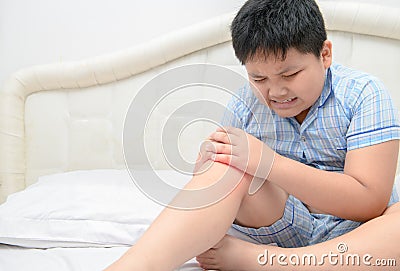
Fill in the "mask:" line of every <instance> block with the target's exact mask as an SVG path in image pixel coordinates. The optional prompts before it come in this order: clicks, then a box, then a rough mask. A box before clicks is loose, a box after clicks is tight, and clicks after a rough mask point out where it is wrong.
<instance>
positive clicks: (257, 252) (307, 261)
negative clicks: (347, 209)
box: [204, 203, 400, 271]
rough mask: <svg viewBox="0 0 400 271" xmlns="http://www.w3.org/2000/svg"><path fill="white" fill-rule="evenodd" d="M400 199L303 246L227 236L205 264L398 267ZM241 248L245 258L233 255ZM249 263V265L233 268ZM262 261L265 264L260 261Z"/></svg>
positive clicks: (299, 269) (296, 269)
mask: <svg viewBox="0 0 400 271" xmlns="http://www.w3.org/2000/svg"><path fill="white" fill-rule="evenodd" d="M399 229H400V203H396V204H394V205H392V206H391V207H389V208H388V209H387V210H386V212H385V213H384V215H382V216H380V217H377V218H375V219H372V220H370V221H368V222H366V223H364V224H363V225H361V226H360V227H358V228H357V229H355V230H353V231H351V232H349V233H346V234H344V235H342V236H339V237H337V238H334V239H332V240H329V241H326V242H322V243H319V244H317V245H312V246H307V247H301V248H279V247H274V246H265V245H258V246H257V245H253V244H248V243H246V242H244V241H242V240H239V239H236V238H233V237H229V236H226V237H225V238H224V239H223V240H222V241H221V242H219V244H217V245H216V248H215V249H213V250H212V253H211V251H210V252H209V253H208V256H209V259H207V260H204V267H205V268H207V269H215V270H252V271H253V270H254V271H256V270H291V271H303V270H307V271H309V270H324V271H326V270H398V269H399V267H398V266H399V265H400V249H399V243H400V230H399ZM237 248H240V250H241V252H242V255H244V256H246V258H243V257H242V258H238V257H234V256H231V255H233V254H234V251H235V250H236V249H237ZM244 262H245V263H246V265H247V266H246V268H245V269H243V268H232V267H234V266H236V265H237V264H240V265H242V264H243V263H244ZM259 262H261V263H262V264H260V263H259Z"/></svg>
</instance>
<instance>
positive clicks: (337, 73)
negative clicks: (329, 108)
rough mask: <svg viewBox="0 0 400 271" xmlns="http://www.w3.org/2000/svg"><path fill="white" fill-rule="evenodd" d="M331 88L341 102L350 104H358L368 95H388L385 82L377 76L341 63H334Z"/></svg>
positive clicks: (331, 70)
mask: <svg viewBox="0 0 400 271" xmlns="http://www.w3.org/2000/svg"><path fill="white" fill-rule="evenodd" d="M329 70H330V73H331V90H332V91H333V92H334V95H335V97H336V99H338V100H339V102H341V103H343V104H345V105H347V106H349V107H354V106H357V105H358V104H359V103H360V102H361V101H362V100H363V99H365V98H366V97H372V96H377V95H378V96H380V95H386V94H387V93H386V90H385V87H384V85H383V83H382V82H381V81H380V80H379V79H378V78H377V77H375V76H373V75H371V74H369V73H366V72H363V71H360V70H357V69H354V68H350V67H346V66H344V65H341V64H339V63H332V65H331V67H330V69H329Z"/></svg>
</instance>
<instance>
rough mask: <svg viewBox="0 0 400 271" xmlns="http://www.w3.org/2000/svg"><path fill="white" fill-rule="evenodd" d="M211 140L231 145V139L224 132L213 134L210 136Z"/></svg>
mask: <svg viewBox="0 0 400 271" xmlns="http://www.w3.org/2000/svg"><path fill="white" fill-rule="evenodd" d="M210 137H211V139H212V140H214V141H218V142H221V143H225V144H232V143H231V142H232V137H231V136H230V135H229V134H227V133H225V132H214V133H212V134H211V136H210Z"/></svg>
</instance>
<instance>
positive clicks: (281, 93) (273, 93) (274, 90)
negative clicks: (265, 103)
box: [268, 86, 289, 100]
mask: <svg viewBox="0 0 400 271" xmlns="http://www.w3.org/2000/svg"><path fill="white" fill-rule="evenodd" d="M288 92H289V90H288V89H287V88H285V87H279V86H276V87H270V88H269V91H268V96H269V98H270V99H273V100H275V99H280V98H285V97H286V95H287V94H288Z"/></svg>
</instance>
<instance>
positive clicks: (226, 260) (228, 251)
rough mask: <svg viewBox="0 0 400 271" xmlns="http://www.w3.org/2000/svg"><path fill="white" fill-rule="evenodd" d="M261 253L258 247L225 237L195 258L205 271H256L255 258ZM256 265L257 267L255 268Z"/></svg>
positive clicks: (231, 237)
mask: <svg viewBox="0 0 400 271" xmlns="http://www.w3.org/2000/svg"><path fill="white" fill-rule="evenodd" d="M260 253H262V249H261V247H260V246H259V245H256V244H252V243H248V242H246V241H243V240H240V239H237V238H235V237H233V236H231V235H225V237H224V238H222V240H221V241H219V242H218V244H216V245H215V246H214V247H213V248H211V249H209V250H207V251H206V252H204V253H202V254H200V255H199V256H197V257H196V259H197V261H198V262H199V263H200V267H201V268H203V269H206V270H223V271H239V270H257V269H259V268H260V266H259V265H258V262H257V256H258V255H259V254H260ZM257 265H258V266H257Z"/></svg>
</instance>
